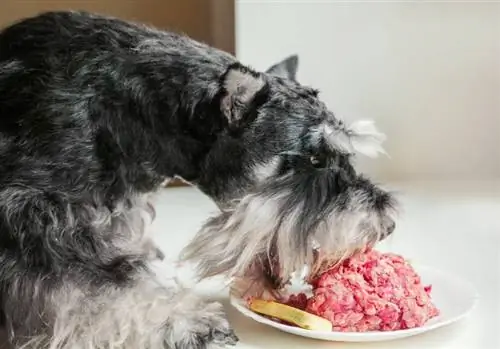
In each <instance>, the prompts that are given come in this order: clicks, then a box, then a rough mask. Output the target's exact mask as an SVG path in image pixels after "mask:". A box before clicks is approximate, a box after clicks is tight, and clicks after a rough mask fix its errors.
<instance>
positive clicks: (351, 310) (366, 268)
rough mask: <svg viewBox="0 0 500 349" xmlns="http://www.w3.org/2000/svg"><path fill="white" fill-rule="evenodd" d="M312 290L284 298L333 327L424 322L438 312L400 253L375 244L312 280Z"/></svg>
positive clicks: (359, 329) (367, 328)
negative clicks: (311, 292) (308, 292)
mask: <svg viewBox="0 0 500 349" xmlns="http://www.w3.org/2000/svg"><path fill="white" fill-rule="evenodd" d="M311 285H312V287H313V295H312V296H311V297H309V298H308V297H307V296H306V295H305V294H303V293H301V294H297V295H292V296H290V297H289V299H288V300H287V301H286V304H288V305H290V306H293V307H296V308H299V309H302V310H305V311H307V312H309V313H312V314H316V315H318V316H321V317H323V318H325V319H327V320H329V321H330V322H331V323H332V325H333V330H334V331H342V332H367V331H393V330H402V329H408V328H414V327H420V326H422V325H424V324H425V323H426V322H427V321H428V320H429V319H431V318H433V317H435V316H437V315H439V310H438V309H437V308H436V307H435V306H434V304H433V303H432V301H431V297H430V292H431V286H424V285H423V284H422V283H421V280H420V277H419V276H418V275H417V273H416V272H415V270H414V269H413V268H412V266H411V265H410V264H409V263H408V262H407V261H406V260H405V259H404V258H403V257H401V256H398V255H396V254H392V253H381V252H378V251H375V250H367V251H366V252H363V253H360V254H357V255H356V256H353V257H352V258H350V259H348V260H346V261H345V262H344V263H342V264H341V265H339V266H337V267H335V268H333V269H330V270H328V271H326V272H324V273H323V274H321V275H319V277H317V278H316V279H315V280H314V281H312V282H311Z"/></svg>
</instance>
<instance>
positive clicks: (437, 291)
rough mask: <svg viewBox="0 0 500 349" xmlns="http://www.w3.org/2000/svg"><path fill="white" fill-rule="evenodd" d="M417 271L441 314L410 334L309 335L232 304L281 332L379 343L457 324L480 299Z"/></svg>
mask: <svg viewBox="0 0 500 349" xmlns="http://www.w3.org/2000/svg"><path fill="white" fill-rule="evenodd" d="M415 269H416V270H417V272H418V273H419V274H420V276H421V278H422V282H423V283H424V284H431V285H432V293H431V296H432V300H433V302H434V304H435V305H436V306H437V307H438V309H439V310H440V312H441V314H440V315H439V316H438V317H435V318H433V319H431V320H430V321H429V322H427V323H426V324H425V325H424V326H422V327H418V328H412V329H408V330H399V331H387V332H363V333H357V332H347V333H346V332H335V331H333V332H323V331H310V330H305V329H302V328H298V327H293V326H288V325H284V324H281V323H278V322H275V321H272V320H270V319H268V318H265V317H263V316H261V315H259V314H257V313H254V312H253V311H251V310H249V309H248V308H247V306H246V304H245V302H244V301H243V300H242V299H240V298H236V297H234V296H232V297H231V304H232V305H233V306H234V307H235V308H236V309H237V310H238V311H239V312H241V313H242V314H243V315H245V316H247V317H249V318H252V319H253V320H255V321H257V322H260V323H262V324H265V325H268V326H271V327H274V328H277V329H278V330H281V331H284V332H288V333H292V334H295V335H298V336H302V337H309V338H314V339H320V340H326V341H340V342H377V341H386V340H393V339H398V338H404V337H410V336H414V335H416V334H420V333H424V332H428V331H431V330H434V329H436V328H439V327H443V326H446V325H449V324H451V323H453V322H456V321H458V320H460V319H462V318H463V317H465V316H466V315H467V314H468V313H469V312H470V311H471V310H472V309H473V308H474V305H475V303H476V301H477V298H478V296H477V293H476V291H475V289H474V288H473V287H472V286H471V285H470V284H469V283H468V282H466V281H464V280H461V279H460V278H457V277H455V276H453V275H450V274H447V273H444V272H442V271H438V270H436V269H433V268H430V267H415Z"/></svg>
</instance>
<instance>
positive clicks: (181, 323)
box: [169, 302, 238, 349]
mask: <svg viewBox="0 0 500 349" xmlns="http://www.w3.org/2000/svg"><path fill="white" fill-rule="evenodd" d="M186 310H187V309H186ZM183 315H184V318H179V319H178V320H176V321H174V322H172V323H171V324H170V326H169V327H170V330H169V337H170V339H171V342H172V344H173V345H171V346H172V347H173V348H174V349H215V348H224V347H227V346H234V345H236V343H237V342H238V337H237V336H236V334H235V333H234V330H233V329H232V328H231V326H230V325H229V322H228V321H227V318H226V315H225V313H224V311H223V309H222V305H221V304H220V303H217V302H213V303H199V304H198V306H197V307H195V308H192V309H190V310H189V311H186V312H184V314H183Z"/></svg>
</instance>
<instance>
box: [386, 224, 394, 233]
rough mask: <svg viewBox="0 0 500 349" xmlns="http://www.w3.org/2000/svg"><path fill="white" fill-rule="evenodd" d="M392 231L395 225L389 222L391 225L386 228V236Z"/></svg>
mask: <svg viewBox="0 0 500 349" xmlns="http://www.w3.org/2000/svg"><path fill="white" fill-rule="evenodd" d="M394 229H396V223H395V222H391V224H389V227H388V228H387V232H386V236H389V235H391V234H392V233H393V232H394Z"/></svg>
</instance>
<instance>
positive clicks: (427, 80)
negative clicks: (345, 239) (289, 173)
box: [236, 0, 500, 180]
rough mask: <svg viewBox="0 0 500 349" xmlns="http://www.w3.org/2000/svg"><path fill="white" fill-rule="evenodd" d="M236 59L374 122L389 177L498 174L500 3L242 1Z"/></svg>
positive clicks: (380, 167) (381, 165)
mask: <svg viewBox="0 0 500 349" xmlns="http://www.w3.org/2000/svg"><path fill="white" fill-rule="evenodd" d="M236 24H237V32H236V39H237V56H238V57H239V58H240V60H242V61H243V62H244V63H247V64H250V65H251V66H253V67H254V68H257V69H265V68H267V66H269V65H270V64H271V63H274V62H275V61H277V60H280V59H281V58H283V57H285V56H286V55H289V54H291V53H298V54H299V56H300V67H299V73H298V79H299V80H300V81H301V82H302V83H305V84H308V85H312V86H314V87H316V88H319V89H320V90H321V91H322V98H323V99H324V101H325V102H326V103H327V104H328V105H329V106H330V107H331V109H332V110H333V111H334V112H336V113H337V115H339V116H341V117H343V118H344V119H347V120H349V119H353V118H358V117H364V118H373V119H375V120H376V121H377V122H378V124H379V128H381V129H382V130H383V131H384V132H385V133H386V134H387V135H388V140H387V142H386V149H387V150H388V152H389V154H390V156H391V158H390V159H380V160H377V161H375V162H373V161H369V162H363V163H362V166H363V168H364V169H365V170H368V171H369V172H371V174H373V175H375V176H377V177H380V178H381V179H422V180H427V179H454V180H460V179H492V178H500V3H496V4H495V3H479V2H476V3H472V2H470V3H459V2H456V3H428V2H426V3H423V2H422V3H420V4H417V3H413V4H409V3H406V4H405V3H401V2H400V3H381V2H379V3H375V2H371V3H370V2H364V3H354V2H351V3H350V4H349V3H346V2H337V1H276V0H275V1H273V0H269V1H265V0H261V1H250V0H239V1H237V10H236Z"/></svg>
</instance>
